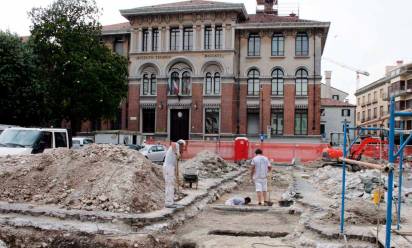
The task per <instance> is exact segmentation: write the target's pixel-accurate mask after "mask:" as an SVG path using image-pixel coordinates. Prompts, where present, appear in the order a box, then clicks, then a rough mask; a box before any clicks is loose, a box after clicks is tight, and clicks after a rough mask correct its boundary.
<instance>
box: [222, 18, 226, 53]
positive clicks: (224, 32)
mask: <svg viewBox="0 0 412 248" xmlns="http://www.w3.org/2000/svg"><path fill="white" fill-rule="evenodd" d="M222 49H223V50H225V49H226V24H222Z"/></svg>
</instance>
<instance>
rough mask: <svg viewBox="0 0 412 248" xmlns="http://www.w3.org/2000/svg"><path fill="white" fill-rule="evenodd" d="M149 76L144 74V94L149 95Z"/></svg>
mask: <svg viewBox="0 0 412 248" xmlns="http://www.w3.org/2000/svg"><path fill="white" fill-rule="evenodd" d="M149 87H150V85H149V77H148V75H147V74H144V75H143V95H144V96H145V95H149Z"/></svg>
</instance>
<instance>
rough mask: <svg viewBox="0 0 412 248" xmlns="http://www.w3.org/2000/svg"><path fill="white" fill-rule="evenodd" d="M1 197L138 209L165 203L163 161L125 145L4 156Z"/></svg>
mask: <svg viewBox="0 0 412 248" xmlns="http://www.w3.org/2000/svg"><path fill="white" fill-rule="evenodd" d="M0 171H1V173H0V200H2V201H8V202H33V203H37V204H55V205H58V206H59V207H64V208H68V209H85V210H105V211H111V212H124V213H138V212H148V211H153V210H157V209H160V208H162V207H163V199H164V192H163V188H164V182H163V175H162V170H161V167H159V166H157V165H155V164H153V163H151V162H150V161H149V160H147V159H146V158H144V156H142V155H141V154H140V153H139V152H137V151H134V150H131V149H128V148H127V147H124V146H114V145H89V146H87V147H85V148H84V149H80V150H69V149H64V148H59V149H53V150H50V151H49V152H47V153H44V154H38V155H25V156H8V157H2V158H0Z"/></svg>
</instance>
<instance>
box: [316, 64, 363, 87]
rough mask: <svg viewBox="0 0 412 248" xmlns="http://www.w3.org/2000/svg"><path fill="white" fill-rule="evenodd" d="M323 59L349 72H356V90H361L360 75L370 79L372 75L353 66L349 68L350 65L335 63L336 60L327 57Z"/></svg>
mask: <svg viewBox="0 0 412 248" xmlns="http://www.w3.org/2000/svg"><path fill="white" fill-rule="evenodd" d="M323 59H324V60H326V61H329V62H331V63H333V64H335V65H338V66H340V67H343V68H345V69H348V70H351V71H354V72H356V90H358V89H359V85H360V75H364V76H367V77H369V75H370V73H369V72H367V71H363V70H359V69H357V68H355V67H352V66H349V65H345V64H343V63H340V62H337V61H335V60H333V59H330V58H326V57H324V58H323Z"/></svg>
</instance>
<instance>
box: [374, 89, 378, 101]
mask: <svg viewBox="0 0 412 248" xmlns="http://www.w3.org/2000/svg"><path fill="white" fill-rule="evenodd" d="M377 100H378V92H376V91H374V92H373V101H377Z"/></svg>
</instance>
